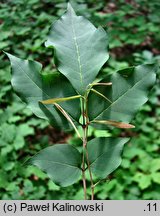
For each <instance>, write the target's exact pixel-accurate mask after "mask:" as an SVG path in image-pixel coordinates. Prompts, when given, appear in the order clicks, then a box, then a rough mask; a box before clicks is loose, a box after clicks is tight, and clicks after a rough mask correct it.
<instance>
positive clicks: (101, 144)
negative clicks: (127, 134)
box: [88, 137, 129, 179]
mask: <svg viewBox="0 0 160 216" xmlns="http://www.w3.org/2000/svg"><path fill="white" fill-rule="evenodd" d="M128 141H129V139H128V138H105V137H103V138H95V139H93V140H91V141H89V142H88V154H89V161H90V165H91V170H92V172H93V173H94V174H95V175H96V176H97V177H99V178H100V179H103V178H106V177H107V176H108V175H109V174H110V173H112V172H113V171H114V170H115V169H116V168H117V167H118V166H119V165H120V163H121V160H122V159H121V152H122V150H123V146H124V144H125V143H126V142H128Z"/></svg>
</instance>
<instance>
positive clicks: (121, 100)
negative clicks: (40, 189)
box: [6, 4, 157, 199]
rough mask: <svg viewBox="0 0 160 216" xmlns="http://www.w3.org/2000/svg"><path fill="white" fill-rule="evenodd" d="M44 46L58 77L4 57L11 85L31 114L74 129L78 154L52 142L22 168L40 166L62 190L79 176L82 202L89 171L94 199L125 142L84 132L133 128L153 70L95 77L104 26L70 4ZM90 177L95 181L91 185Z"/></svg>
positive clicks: (101, 60)
mask: <svg viewBox="0 0 160 216" xmlns="http://www.w3.org/2000/svg"><path fill="white" fill-rule="evenodd" d="M45 46H46V47H50V48H51V49H53V50H54V57H55V58H56V66H57V69H58V71H59V73H54V72H53V73H52V72H51V73H49V74H43V72H42V65H41V64H40V63H38V62H36V61H31V60H23V59H20V58H17V57H15V56H13V55H11V54H9V53H6V54H7V55H8V57H9V59H10V61H11V67H12V80H11V83H12V86H13V88H14V90H15V91H16V93H17V94H18V95H19V97H20V98H21V99H22V101H24V102H25V103H26V104H27V106H28V107H29V108H30V109H31V110H32V112H33V113H34V114H35V115H36V116H38V117H40V118H43V119H47V120H48V121H49V122H50V124H51V125H52V126H53V127H56V128H60V129H63V130H68V131H69V130H71V129H74V130H75V131H76V133H77V135H78V137H79V139H80V140H81V143H82V146H83V150H82V152H80V151H79V150H78V149H77V148H76V146H73V145H69V144H56V145H53V146H50V147H47V148H45V149H43V150H41V151H40V152H38V153H37V154H36V155H35V156H33V157H31V158H30V159H29V160H28V161H27V162H26V164H28V165H30V164H32V165H35V166H37V167H39V168H40V169H41V170H43V171H45V172H46V173H47V174H48V176H49V177H50V178H51V179H52V180H53V181H54V182H55V183H56V184H58V185H60V186H64V187H66V186H69V185H72V184H74V183H75V182H77V181H78V180H79V179H80V178H82V182H83V190H84V198H85V199H87V194H86V188H87V185H86V172H88V173H89V176H90V183H91V194H92V195H91V199H94V188H95V186H96V185H97V184H98V183H99V182H100V181H103V180H104V179H106V178H107V176H108V175H109V174H110V173H112V172H113V171H114V170H115V169H116V168H117V167H118V166H119V165H120V163H121V152H122V150H123V147H124V145H125V144H126V143H127V142H128V141H129V138H121V137H120V138H116V137H113V138H112V137H109V138H107V137H98V138H94V139H91V140H88V139H87V138H88V135H87V134H88V129H89V127H90V126H93V127H96V128H103V129H106V128H111V129H112V128H114V127H117V128H134V126H133V125H132V124H130V122H131V120H132V118H133V117H134V115H135V113H136V111H137V110H138V109H139V108H140V107H141V106H142V105H143V104H144V103H145V102H146V101H147V99H148V97H147V95H148V92H149V89H150V88H151V87H152V86H153V84H154V82H155V79H156V71H157V66H156V65H155V64H143V65H139V66H136V67H130V68H126V69H123V70H119V71H116V72H113V73H109V74H107V75H105V76H103V77H102V76H99V71H100V69H101V68H102V66H103V65H104V64H105V62H106V61H107V60H108V58H109V54H108V36H107V34H106V32H105V31H104V29H103V28H101V27H100V28H96V27H95V26H94V25H93V24H92V23H90V22H89V21H88V20H87V19H85V18H84V17H82V16H77V15H76V13H75V12H74V10H73V8H72V6H71V5H70V4H68V8H67V12H66V13H65V14H64V15H63V16H62V17H61V18H60V19H59V20H57V21H56V22H54V23H53V25H52V26H51V29H50V34H49V36H48V39H47V41H46V42H45ZM79 126H81V127H82V131H83V133H80V131H79V130H78V128H79ZM93 176H96V177H97V179H99V180H98V181H97V182H94V180H93V179H94V178H93Z"/></svg>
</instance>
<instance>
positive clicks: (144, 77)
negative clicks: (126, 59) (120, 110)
mask: <svg viewBox="0 0 160 216" xmlns="http://www.w3.org/2000/svg"><path fill="white" fill-rule="evenodd" d="M152 71H153V70H151V71H150V72H149V73H148V75H147V76H143V77H142V79H141V80H139V81H138V82H137V83H136V84H135V85H133V86H132V87H131V88H130V89H128V90H127V91H126V92H125V93H124V94H123V95H121V96H120V97H119V98H118V99H117V100H115V101H114V102H113V103H112V104H110V105H109V106H108V107H107V108H106V109H104V110H103V111H102V112H101V113H100V114H99V115H98V116H96V117H95V118H94V119H93V120H95V119H97V118H98V117H99V116H101V114H102V113H103V112H105V111H107V110H108V109H109V108H110V107H111V106H113V105H114V104H115V103H117V102H118V101H119V100H120V99H121V98H122V97H124V95H126V94H127V93H129V92H130V91H131V90H133V89H134V88H135V87H136V86H137V85H138V84H139V83H140V82H142V81H143V80H144V79H146V77H148V76H149V74H150V73H151V72H152Z"/></svg>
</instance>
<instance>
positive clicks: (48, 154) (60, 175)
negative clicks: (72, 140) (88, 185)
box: [26, 144, 81, 187]
mask: <svg viewBox="0 0 160 216" xmlns="http://www.w3.org/2000/svg"><path fill="white" fill-rule="evenodd" d="M26 164H27V165H35V166H37V167H39V168H40V169H41V170H43V171H45V172H46V173H47V175H48V176H49V177H50V178H51V179H52V180H53V182H55V183H56V184H58V185H60V186H63V187H66V186H69V185H72V184H74V183H75V182H76V181H77V180H78V179H79V177H80V175H81V168H80V167H81V155H80V153H79V151H78V150H77V149H76V148H74V147H73V146H71V145H68V144H56V145H53V146H51V147H48V148H45V149H43V150H41V151H40V152H39V153H37V154H36V155H35V156H33V157H32V158H31V159H29V160H28V161H27V162H26Z"/></svg>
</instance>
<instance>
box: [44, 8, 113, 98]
mask: <svg viewBox="0 0 160 216" xmlns="http://www.w3.org/2000/svg"><path fill="white" fill-rule="evenodd" d="M107 45H108V41H107V34H106V32H105V31H104V30H103V29H102V28H98V29H97V28H95V27H94V26H93V24H92V23H90V22H89V21H88V20H87V19H85V18H84V17H82V16H77V15H76V14H75V12H74V10H73V8H72V7H71V5H70V4H68V9H67V12H66V13H65V14H64V15H63V16H62V17H61V18H60V19H59V20H58V21H56V22H55V23H53V25H52V27H51V31H50V35H49V37H48V40H47V41H46V46H47V47H48V46H52V47H54V49H55V51H56V52H55V53H56V57H57V59H58V65H57V66H58V70H59V71H60V72H61V73H62V74H64V75H65V76H66V77H67V78H68V80H69V81H70V82H71V83H72V85H73V87H74V88H75V89H76V90H77V92H78V93H79V94H81V95H84V93H85V90H86V88H87V86H88V85H89V84H90V83H92V82H93V81H94V79H95V77H96V75H97V74H98V72H99V70H100V69H101V67H102V66H103V64H104V63H105V62H106V61H107V59H108V57H109V55H108V52H107Z"/></svg>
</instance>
